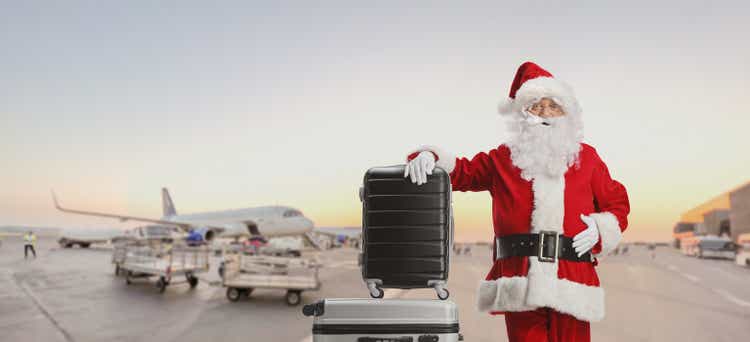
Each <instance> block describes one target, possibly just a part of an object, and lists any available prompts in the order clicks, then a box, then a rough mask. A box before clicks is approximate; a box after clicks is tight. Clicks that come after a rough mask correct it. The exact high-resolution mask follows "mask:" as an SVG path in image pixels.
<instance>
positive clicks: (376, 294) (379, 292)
mask: <svg viewBox="0 0 750 342" xmlns="http://www.w3.org/2000/svg"><path fill="white" fill-rule="evenodd" d="M384 295H385V291H383V288H381V287H380V286H372V287H370V297H372V298H383V296H384Z"/></svg>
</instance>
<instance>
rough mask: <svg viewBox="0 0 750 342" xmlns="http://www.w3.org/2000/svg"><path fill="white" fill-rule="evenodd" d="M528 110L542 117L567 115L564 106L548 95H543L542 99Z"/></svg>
mask: <svg viewBox="0 0 750 342" xmlns="http://www.w3.org/2000/svg"><path fill="white" fill-rule="evenodd" d="M528 111H529V113H531V114H534V115H536V116H539V117H542V118H556V117H559V116H563V115H565V111H564V110H563V108H562V106H560V105H559V104H557V102H555V101H554V100H552V99H550V98H548V97H543V98H542V99H541V100H539V101H537V102H536V103H534V104H533V105H531V107H529V109H528Z"/></svg>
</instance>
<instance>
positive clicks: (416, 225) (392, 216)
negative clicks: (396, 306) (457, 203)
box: [360, 165, 453, 299]
mask: <svg viewBox="0 0 750 342" xmlns="http://www.w3.org/2000/svg"><path fill="white" fill-rule="evenodd" d="M360 199H361V200H362V240H363V245H362V255H361V260H360V262H361V265H362V278H363V279H364V280H365V282H366V283H367V287H368V289H369V290H370V295H371V296H372V297H373V298H382V297H383V293H384V292H383V288H401V289H411V288H430V287H431V288H434V289H435V291H436V293H437V295H438V298H440V299H447V298H448V296H449V292H448V289H447V288H446V282H447V280H448V266H449V263H450V254H451V250H452V246H451V245H452V243H453V212H452V203H451V184H450V178H449V176H448V173H447V172H445V170H443V169H441V168H437V167H436V168H435V169H434V171H433V173H432V175H428V176H427V183H425V184H422V185H417V184H414V183H412V182H411V180H410V179H409V178H404V165H396V166H388V167H375V168H372V169H369V170H368V171H367V173H366V174H365V177H364V185H363V186H362V188H360Z"/></svg>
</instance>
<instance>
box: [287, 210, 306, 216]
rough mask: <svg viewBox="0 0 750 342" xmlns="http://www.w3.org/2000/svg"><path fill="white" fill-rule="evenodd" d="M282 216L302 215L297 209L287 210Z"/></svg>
mask: <svg viewBox="0 0 750 342" xmlns="http://www.w3.org/2000/svg"><path fill="white" fill-rule="evenodd" d="M283 216H284V217H295V216H302V213H301V212H300V211H299V210H287V211H285V212H284V214H283Z"/></svg>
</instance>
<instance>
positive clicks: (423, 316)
mask: <svg viewBox="0 0 750 342" xmlns="http://www.w3.org/2000/svg"><path fill="white" fill-rule="evenodd" d="M302 311H303V313H304V314H305V315H306V316H314V319H313V329H312V331H313V341H314V342H345V341H346V342H456V341H459V340H461V337H460V335H459V329H458V308H457V307H456V304H454V303H453V302H451V301H439V300H426V299H421V300H420V299H383V300H373V299H324V300H320V301H318V302H316V303H313V304H309V305H305V307H304V308H303V309H302Z"/></svg>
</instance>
